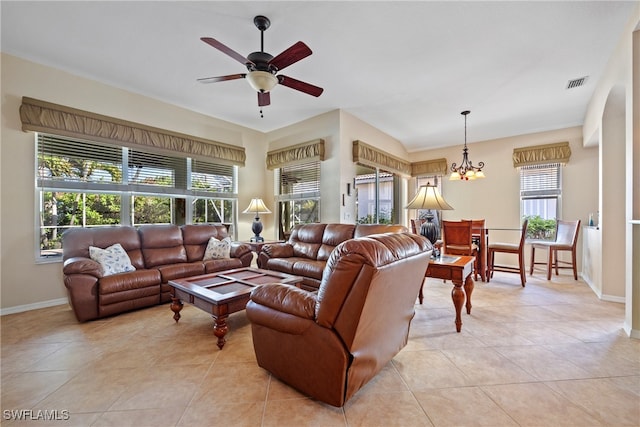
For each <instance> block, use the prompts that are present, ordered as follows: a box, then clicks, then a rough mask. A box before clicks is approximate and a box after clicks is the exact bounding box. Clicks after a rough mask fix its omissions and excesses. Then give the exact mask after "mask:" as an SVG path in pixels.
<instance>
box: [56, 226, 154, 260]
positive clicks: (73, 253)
mask: <svg viewBox="0 0 640 427" xmlns="http://www.w3.org/2000/svg"><path fill="white" fill-rule="evenodd" d="M115 243H120V245H121V246H122V247H123V248H124V250H125V251H126V252H127V255H129V259H130V260H131V264H132V265H133V266H134V267H135V268H136V269H137V270H139V269H141V268H144V261H143V260H142V252H141V250H140V236H139V235H138V230H136V229H135V228H134V227H129V226H114V227H104V228H79V227H78V228H75V227H74V228H70V229H68V230H67V231H65V232H64V233H63V234H62V247H63V248H64V249H63V252H62V256H63V261H66V260H67V259H69V258H76V257H84V258H89V246H95V247H97V248H106V247H108V246H111V245H113V244H115Z"/></svg>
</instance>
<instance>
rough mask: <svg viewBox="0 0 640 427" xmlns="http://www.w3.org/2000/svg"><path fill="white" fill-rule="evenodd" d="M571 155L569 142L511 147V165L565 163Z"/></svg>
mask: <svg viewBox="0 0 640 427" xmlns="http://www.w3.org/2000/svg"><path fill="white" fill-rule="evenodd" d="M570 157H571V147H569V142H557V143H555V144H544V145H534V146H531V147H522V148H514V149H513V167H514V168H520V167H522V166H531V165H540V164H544V163H560V164H563V165H564V164H566V163H568V162H569V158H570Z"/></svg>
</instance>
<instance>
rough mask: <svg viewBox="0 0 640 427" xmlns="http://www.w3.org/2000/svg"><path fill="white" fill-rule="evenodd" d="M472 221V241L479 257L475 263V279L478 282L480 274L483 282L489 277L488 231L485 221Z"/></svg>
mask: <svg viewBox="0 0 640 427" xmlns="http://www.w3.org/2000/svg"><path fill="white" fill-rule="evenodd" d="M469 221H471V240H472V241H473V243H474V244H475V245H476V247H477V250H476V251H477V254H478V255H477V256H476V262H475V277H474V280H478V272H480V278H481V279H482V281H483V282H485V281H486V279H487V277H486V275H487V229H486V228H485V220H484V219H472V220H469Z"/></svg>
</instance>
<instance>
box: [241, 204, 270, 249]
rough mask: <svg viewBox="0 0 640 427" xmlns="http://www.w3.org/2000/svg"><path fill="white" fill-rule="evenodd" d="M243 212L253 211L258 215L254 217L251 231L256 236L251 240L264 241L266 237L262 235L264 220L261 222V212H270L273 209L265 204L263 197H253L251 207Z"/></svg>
mask: <svg viewBox="0 0 640 427" xmlns="http://www.w3.org/2000/svg"><path fill="white" fill-rule="evenodd" d="M242 213H252V214H255V215H256V217H255V218H254V219H253V224H252V225H251V231H253V234H254V236H253V237H252V238H251V241H252V242H264V238H263V237H261V236H260V233H262V222H260V214H270V213H271V211H270V210H269V209H268V208H267V207H266V206H265V204H264V202H263V201H262V199H251V203H249V207H248V208H247V209H245V210H244V211H242Z"/></svg>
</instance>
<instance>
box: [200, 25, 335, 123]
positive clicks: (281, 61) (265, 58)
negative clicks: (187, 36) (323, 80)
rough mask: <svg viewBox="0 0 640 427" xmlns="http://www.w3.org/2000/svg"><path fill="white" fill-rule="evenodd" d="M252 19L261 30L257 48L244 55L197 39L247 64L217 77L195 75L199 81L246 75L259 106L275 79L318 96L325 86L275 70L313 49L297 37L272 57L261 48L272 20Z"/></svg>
mask: <svg viewBox="0 0 640 427" xmlns="http://www.w3.org/2000/svg"><path fill="white" fill-rule="evenodd" d="M253 23H254V24H255V26H256V27H257V28H258V29H259V30H260V52H253V53H250V54H249V55H248V56H247V57H246V58H245V57H244V56H242V55H240V54H239V53H238V52H236V51H234V50H233V49H231V48H229V47H227V46H226V45H224V44H222V43H221V42H219V41H218V40H216V39H214V38H211V37H202V38H200V40H202V41H203V42H205V43H207V44H208V45H210V46H213V47H215V48H216V49H218V50H219V51H220V52H222V53H225V54H227V55H229V56H230V57H231V58H233V59H235V60H236V61H238V62H240V63H242V64H243V65H244V66H246V67H247V71H248V72H247V73H241V74H230V75H227V76H219V77H206V78H202V79H198V81H199V82H201V83H215V82H223V81H227V80H236V79H244V78H246V79H247V80H248V81H249V84H250V85H251V87H253V88H254V89H255V90H256V91H257V92H258V106H259V107H263V106H265V105H270V104H271V95H270V91H271V89H273V88H274V87H275V86H276V85H277V84H278V83H279V84H281V85H283V86H287V87H290V88H291V89H295V90H298V91H300V92H304V93H307V94H309V95H312V96H316V97H317V96H320V95H321V94H322V91H323V90H324V89H322V88H321V87H318V86H314V85H312V84H309V83H305V82H303V81H300V80H296V79H294V78H291V77H288V76H284V75H282V74H277V73H278V72H279V71H281V70H283V69H284V68H286V67H288V66H289V65H291V64H295V63H296V62H298V61H300V60H301V59H304V58H306V57H307V56H309V55H311V53H312V52H311V49H309V46H307V45H306V44H304V43H303V42H301V41H299V42H297V43H295V44H294V45H293V46H291V47H289V48H288V49H286V50H285V51H284V52H282V53H280V54H279V55H277V56H275V57H274V56H272V55H270V54H269V53H267V52H265V51H264V31H265V30H266V29H267V28H269V26H270V25H271V21H269V18H267V17H266V16H262V15H258V16H256V17H255V18H253ZM260 113H261V114H262V110H260Z"/></svg>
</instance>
